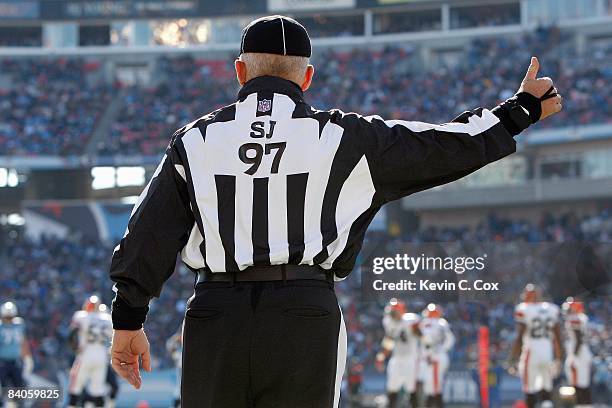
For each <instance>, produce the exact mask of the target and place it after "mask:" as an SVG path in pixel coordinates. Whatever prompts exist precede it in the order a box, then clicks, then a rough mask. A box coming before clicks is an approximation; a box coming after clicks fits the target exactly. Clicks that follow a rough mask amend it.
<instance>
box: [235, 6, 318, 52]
mask: <svg viewBox="0 0 612 408" xmlns="http://www.w3.org/2000/svg"><path fill="white" fill-rule="evenodd" d="M245 52H256V53H266V54H277V55H293V56H297V57H308V58H310V55H311V53H312V47H311V45H310V37H309V36H308V32H307V31H306V29H305V28H304V26H303V25H301V24H300V23H298V22H297V21H295V20H294V19H292V18H290V17H285V16H279V15H275V16H266V17H261V18H258V19H257V20H253V21H251V22H250V23H249V25H248V26H246V27H245V28H244V30H242V40H241V42H240V53H241V54H242V53H245Z"/></svg>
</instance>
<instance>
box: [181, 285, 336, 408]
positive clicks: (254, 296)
mask: <svg viewBox="0 0 612 408" xmlns="http://www.w3.org/2000/svg"><path fill="white" fill-rule="evenodd" d="M183 344H184V346H183V347H184V348H183V375H182V384H181V402H182V407H183V408H196V407H197V408H247V407H248V408H251V407H254V408H332V407H336V406H337V404H338V399H339V393H340V381H341V378H342V373H343V372H344V365H345V360H346V330H345V328H344V322H343V321H342V315H341V312H340V308H339V306H338V302H337V300H336V295H335V293H334V291H333V288H332V284H331V283H328V282H325V281H316V280H297V281H288V282H285V283H283V282H282V281H279V282H236V283H234V284H233V285H232V284H231V283H226V282H204V283H201V284H198V285H197V286H196V290H195V295H194V297H192V298H191V300H190V302H189V305H188V308H187V313H186V316H185V327H184V334H183Z"/></svg>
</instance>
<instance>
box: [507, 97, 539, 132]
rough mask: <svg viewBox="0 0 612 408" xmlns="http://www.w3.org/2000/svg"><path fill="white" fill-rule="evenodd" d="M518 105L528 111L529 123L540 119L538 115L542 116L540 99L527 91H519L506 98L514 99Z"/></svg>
mask: <svg viewBox="0 0 612 408" xmlns="http://www.w3.org/2000/svg"><path fill="white" fill-rule="evenodd" d="M515 98H516V101H517V103H518V104H519V105H521V106H522V107H523V108H525V109H526V110H527V112H529V119H531V124H534V123H536V122H537V121H538V120H540V116H542V101H541V100H540V99H538V98H536V97H535V96H533V95H532V94H530V93H527V92H519V93H517V94H516V95H514V97H512V98H510V99H508V101H510V100H512V99H515Z"/></svg>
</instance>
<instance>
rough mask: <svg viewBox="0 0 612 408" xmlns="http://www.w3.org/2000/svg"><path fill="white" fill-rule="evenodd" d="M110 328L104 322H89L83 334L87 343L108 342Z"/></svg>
mask: <svg viewBox="0 0 612 408" xmlns="http://www.w3.org/2000/svg"><path fill="white" fill-rule="evenodd" d="M110 337H111V334H110V329H109V328H108V327H107V325H105V324H95V323H94V324H90V325H89V326H88V327H87V332H86V334H85V339H86V342H87V343H89V344H107V343H109V342H110Z"/></svg>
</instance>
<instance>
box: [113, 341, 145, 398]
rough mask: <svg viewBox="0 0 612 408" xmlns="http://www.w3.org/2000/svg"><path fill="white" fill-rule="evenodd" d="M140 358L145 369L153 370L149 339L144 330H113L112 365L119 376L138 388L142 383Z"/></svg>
mask: <svg viewBox="0 0 612 408" xmlns="http://www.w3.org/2000/svg"><path fill="white" fill-rule="evenodd" d="M139 358H140V359H141V360H142V368H143V369H144V370H145V371H151V354H150V352H149V340H148V339H147V335H146V334H145V332H144V330H143V329H140V330H115V331H113V342H112V346H111V365H112V367H113V369H114V370H115V372H117V374H119V376H121V377H122V378H124V379H125V380H127V382H129V383H130V384H132V386H133V387H134V388H136V389H139V388H140V385H141V384H142V379H141V378H140V371H139V366H140V364H139Z"/></svg>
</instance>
